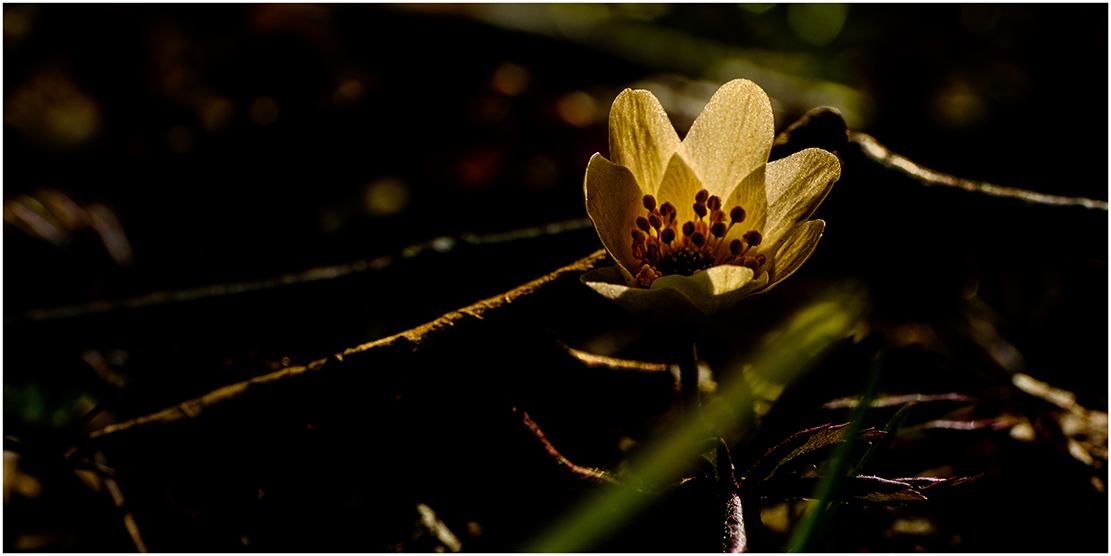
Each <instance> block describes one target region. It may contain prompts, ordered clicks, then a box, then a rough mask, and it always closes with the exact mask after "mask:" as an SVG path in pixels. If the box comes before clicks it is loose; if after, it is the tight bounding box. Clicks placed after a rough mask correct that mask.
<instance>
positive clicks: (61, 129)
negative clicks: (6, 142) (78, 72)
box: [4, 69, 100, 148]
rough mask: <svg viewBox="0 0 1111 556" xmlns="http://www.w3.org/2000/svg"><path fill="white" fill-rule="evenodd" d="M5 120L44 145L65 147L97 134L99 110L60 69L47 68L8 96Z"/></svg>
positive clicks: (77, 143)
mask: <svg viewBox="0 0 1111 556" xmlns="http://www.w3.org/2000/svg"><path fill="white" fill-rule="evenodd" d="M4 123H5V124H8V125H10V126H12V127H14V128H15V129H17V130H19V131H20V132H21V133H23V134H24V135H26V136H27V137H28V138H30V139H31V140H33V141H35V142H37V143H39V144H41V145H43V146H45V147H48V148H66V147H73V146H76V145H79V144H81V143H84V142H85V141H86V140H88V139H90V138H92V136H93V135H95V134H96V131H97V128H98V127H99V124H100V111H99V109H98V108H97V104H96V101H94V100H93V99H92V98H90V97H89V96H88V95H86V94H84V93H82V92H81V91H79V90H77V88H76V87H75V86H74V85H73V83H72V82H70V80H69V79H68V78H67V77H66V76H64V75H63V74H62V73H61V72H59V71H57V70H54V69H47V70H42V71H40V72H39V73H38V74H36V75H35V77H34V78H32V80H31V82H30V83H29V84H27V85H24V86H23V87H21V88H19V89H17V90H16V91H15V92H14V93H12V95H11V96H10V97H9V98H8V101H7V102H6V103H5V105H4Z"/></svg>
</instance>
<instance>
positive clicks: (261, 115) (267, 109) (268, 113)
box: [250, 97, 278, 125]
mask: <svg viewBox="0 0 1111 556" xmlns="http://www.w3.org/2000/svg"><path fill="white" fill-rule="evenodd" d="M250 114H251V121H252V122H254V123H256V124H258V125H270V124H272V123H274V122H276V121H278V101H276V100H274V99H272V98H270V97H258V98H256V99H255V100H253V101H251V108H250Z"/></svg>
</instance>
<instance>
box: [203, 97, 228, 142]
mask: <svg viewBox="0 0 1111 556" xmlns="http://www.w3.org/2000/svg"><path fill="white" fill-rule="evenodd" d="M234 114H235V104H234V103H232V101H230V100H228V99H226V98H221V97H212V98H209V99H208V100H205V101H204V103H203V104H201V107H200V116H201V124H202V125H204V129H205V131H208V132H209V133H215V132H217V131H223V130H224V129H227V127H228V125H229V124H231V118H232V116H233V115H234Z"/></svg>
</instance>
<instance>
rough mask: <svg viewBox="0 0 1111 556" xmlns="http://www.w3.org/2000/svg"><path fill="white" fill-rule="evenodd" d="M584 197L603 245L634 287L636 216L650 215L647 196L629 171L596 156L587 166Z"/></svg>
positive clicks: (588, 213) (588, 212) (602, 157)
mask: <svg viewBox="0 0 1111 556" xmlns="http://www.w3.org/2000/svg"><path fill="white" fill-rule="evenodd" d="M583 196H584V197H585V199H586V214H587V216H589V217H590V220H591V221H592V222H594V229H595V230H597V231H598V237H599V238H601V240H602V245H603V246H604V247H605V248H606V251H608V252H609V254H610V256H611V257H613V259H614V260H615V261H617V264H618V265H619V266H620V268H621V270H622V271H623V272H624V275H625V281H626V282H627V283H629V284H632V279H633V273H635V270H636V269H634V268H633V267H634V266H636V262H635V260H634V259H633V249H632V244H633V238H632V235H631V234H632V231H633V227H634V226H635V225H636V217H637V216H642V215H643V214H645V212H646V211H645V210H644V205H643V204H641V203H642V199H643V197H644V193H643V192H642V191H641V190H640V186H639V185H637V181H636V178H634V177H633V174H632V172H630V171H629V170H628V169H627V168H625V167H623V166H618V165H616V164H613V163H612V162H610V161H608V160H606V158H605V157H604V156H602V155H600V154H595V155H594V156H593V157H591V158H590V163H589V164H587V166H586V177H585V178H584V179H583ZM630 270H632V271H633V272H632V273H631V272H630Z"/></svg>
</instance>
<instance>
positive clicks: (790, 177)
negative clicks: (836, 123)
mask: <svg viewBox="0 0 1111 556" xmlns="http://www.w3.org/2000/svg"><path fill="white" fill-rule="evenodd" d="M840 177H841V163H840V161H838V160H837V156H835V155H834V154H833V153H830V152H827V151H824V150H822V149H806V150H803V151H800V152H797V153H795V154H793V155H791V156H788V157H787V158H784V159H780V160H776V161H773V162H770V163H768V170H767V178H766V180H767V195H768V218H767V223H766V224H765V226H764V228H763V234H764V238H765V240H766V241H768V242H769V243H773V244H774V243H778V242H779V241H780V240H781V239H782V238H783V237H784V234H786V233H787V232H788V231H790V230H792V229H793V228H794V227H795V226H796V225H798V224H799V223H800V222H805V221H806V220H807V219H808V218H810V216H811V215H813V214H814V211H815V210H816V209H817V208H818V205H819V204H821V202H822V201H823V200H825V198H826V195H827V194H829V191H830V189H832V188H833V184H834V182H836V181H837V180H838V179H839V178H840Z"/></svg>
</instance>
